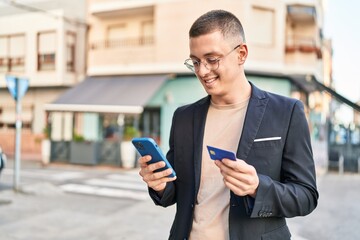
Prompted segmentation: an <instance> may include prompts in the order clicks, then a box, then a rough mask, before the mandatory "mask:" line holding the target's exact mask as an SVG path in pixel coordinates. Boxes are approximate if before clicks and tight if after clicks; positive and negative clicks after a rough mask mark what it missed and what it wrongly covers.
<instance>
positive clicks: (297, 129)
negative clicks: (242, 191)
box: [245, 101, 319, 218]
mask: <svg viewBox="0 0 360 240" xmlns="http://www.w3.org/2000/svg"><path fill="white" fill-rule="evenodd" d="M282 154H283V155H282V163H281V177H280V181H276V180H273V179H272V178H271V177H269V176H266V175H262V174H259V186H258V190H257V194H256V198H255V200H254V201H246V202H247V203H245V204H247V205H249V202H251V203H253V204H250V205H252V206H247V207H250V208H251V209H252V210H251V211H250V213H251V215H250V216H251V217H252V218H255V217H295V216H304V215H307V214H309V213H310V212H312V211H313V210H314V209H315V207H316V206H317V200H318V197H319V194H318V191H317V187H316V176H315V166H314V160H313V156H312V149H311V141H310V134H309V127H308V124H307V120H306V117H305V113H304V107H303V104H302V103H301V102H300V101H297V102H296V103H295V104H294V106H293V109H292V114H291V118H290V123H289V127H288V130H287V136H286V142H285V145H284V150H283V153H282Z"/></svg>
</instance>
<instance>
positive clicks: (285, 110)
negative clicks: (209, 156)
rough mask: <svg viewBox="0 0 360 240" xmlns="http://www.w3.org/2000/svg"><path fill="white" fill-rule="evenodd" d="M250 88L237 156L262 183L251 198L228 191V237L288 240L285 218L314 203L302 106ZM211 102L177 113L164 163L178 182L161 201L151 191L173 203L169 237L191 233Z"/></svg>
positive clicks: (312, 171) (166, 203)
mask: <svg viewBox="0 0 360 240" xmlns="http://www.w3.org/2000/svg"><path fill="white" fill-rule="evenodd" d="M251 85H252V94H251V97H250V101H249V105H248V109H247V113H246V117H245V122H244V126H243V132H242V134H241V138H240V142H239V146H238V150H237V153H236V156H237V158H239V159H243V160H245V161H246V162H247V163H248V164H251V165H253V166H254V167H255V168H256V171H257V173H258V176H259V180H260V183H259V187H258V190H257V194H256V198H255V199H253V198H251V197H249V196H245V197H241V196H237V195H235V194H234V193H233V192H231V193H230V194H231V196H230V212H229V235H230V239H232V240H237V239H241V240H254V239H274V240H281V239H290V236H291V235H290V232H289V230H288V227H287V225H286V221H285V218H286V217H295V216H304V215H307V214H309V213H310V212H311V211H312V210H314V209H315V207H316V205H317V199H318V192H317V188H316V179H315V167H314V161H313V157H312V149H311V142H310V136H309V128H308V124H307V120H306V118H305V114H304V110H303V104H302V103H301V102H300V101H298V100H295V99H290V98H286V97H283V96H279V95H276V94H272V93H268V92H265V91H262V90H260V89H258V88H257V87H255V86H254V85H253V84H251ZM209 104H210V97H209V96H208V97H205V98H203V99H201V100H199V101H198V102H196V103H193V104H190V105H187V106H183V107H180V108H178V109H177V110H176V111H175V113H174V116H173V122H172V127H171V133H170V141H169V142H170V150H169V152H168V153H167V159H168V160H169V161H170V163H171V165H172V166H173V167H174V170H175V172H176V174H177V180H176V181H174V182H171V183H168V184H167V186H166V188H165V191H164V194H163V196H162V198H161V199H160V198H159V197H158V196H157V195H156V193H155V192H154V191H152V190H151V189H150V190H149V192H150V196H151V197H152V199H153V200H154V202H155V204H157V205H161V206H164V207H166V206H169V205H172V204H174V203H176V204H177V206H176V207H177V211H176V215H175V219H174V222H173V225H172V228H171V231H170V237H169V239H182V240H183V239H188V236H189V233H190V231H191V225H192V221H193V214H194V207H196V198H197V193H198V190H199V185H200V174H201V159H202V156H201V155H202V146H203V136H204V128H205V120H206V115H207V111H208V108H209ZM266 138H271V139H273V140H267V139H266ZM254 140H255V141H254Z"/></svg>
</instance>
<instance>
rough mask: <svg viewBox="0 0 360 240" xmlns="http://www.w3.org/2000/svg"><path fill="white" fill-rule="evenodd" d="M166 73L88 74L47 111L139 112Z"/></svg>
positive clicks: (162, 80)
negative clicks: (99, 75) (133, 74)
mask: <svg viewBox="0 0 360 240" xmlns="http://www.w3.org/2000/svg"><path fill="white" fill-rule="evenodd" d="M167 78H168V76H167V75H145V76H106V77H88V78H86V79H85V80H84V81H83V82H81V83H80V84H78V85H77V86H75V87H73V88H71V89H69V90H68V91H66V92H65V93H64V94H63V95H61V96H60V97H59V98H58V99H57V100H55V101H54V102H52V103H51V104H46V105H45V110H46V111H66V112H98V113H100V112H102V113H105V112H106V113H130V114H138V113H141V112H142V111H143V107H144V106H145V105H146V104H147V102H148V101H149V100H150V98H151V97H152V96H153V95H154V94H155V92H156V91H157V90H158V89H159V88H160V87H161V85H162V84H163V83H164V82H165V81H166V79H167Z"/></svg>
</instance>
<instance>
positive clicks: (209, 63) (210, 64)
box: [205, 58, 220, 71]
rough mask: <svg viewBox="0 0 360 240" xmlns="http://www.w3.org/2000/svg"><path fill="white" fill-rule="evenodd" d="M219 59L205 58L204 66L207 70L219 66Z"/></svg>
mask: <svg viewBox="0 0 360 240" xmlns="http://www.w3.org/2000/svg"><path fill="white" fill-rule="evenodd" d="M219 61H220V58H206V65H207V66H205V67H206V68H207V69H209V70H212V71H213V70H216V69H218V68H219Z"/></svg>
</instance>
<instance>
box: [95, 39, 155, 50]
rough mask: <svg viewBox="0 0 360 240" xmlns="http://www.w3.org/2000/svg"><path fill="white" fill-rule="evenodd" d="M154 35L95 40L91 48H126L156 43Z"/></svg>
mask: <svg viewBox="0 0 360 240" xmlns="http://www.w3.org/2000/svg"><path fill="white" fill-rule="evenodd" d="M154 42H155V41H154V37H152V36H151V37H139V38H123V39H113V40H103V41H98V42H93V43H91V44H90V49H91V50H97V49H110V48H124V47H140V46H149V45H153V44H154Z"/></svg>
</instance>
